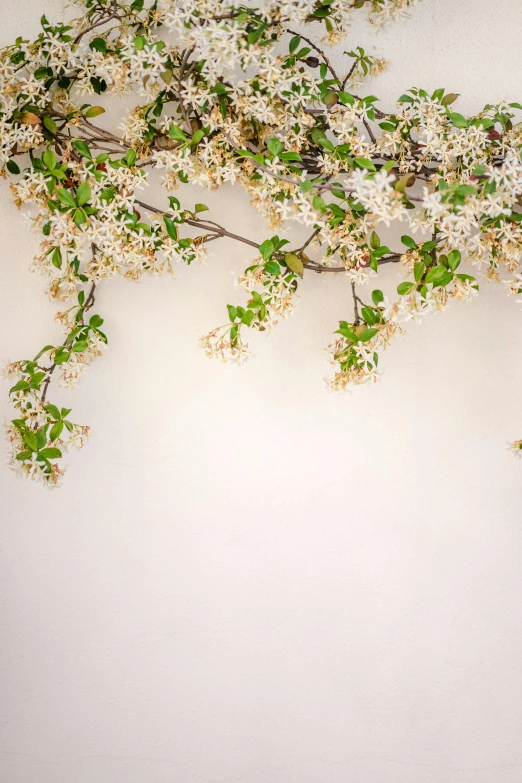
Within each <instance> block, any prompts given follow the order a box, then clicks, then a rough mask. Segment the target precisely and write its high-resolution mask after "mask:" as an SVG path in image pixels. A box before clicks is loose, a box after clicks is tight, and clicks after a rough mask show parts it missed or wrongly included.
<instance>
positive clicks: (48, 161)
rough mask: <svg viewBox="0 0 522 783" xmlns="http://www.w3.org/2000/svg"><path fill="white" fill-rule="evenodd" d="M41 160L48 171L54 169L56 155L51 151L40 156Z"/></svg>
mask: <svg viewBox="0 0 522 783" xmlns="http://www.w3.org/2000/svg"><path fill="white" fill-rule="evenodd" d="M42 160H43V162H44V163H45V165H46V167H47V168H48V169H49V171H52V170H53V169H55V168H56V155H55V154H54V152H53V151H52V150H45V152H44V153H43V155H42Z"/></svg>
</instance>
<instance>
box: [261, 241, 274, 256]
mask: <svg viewBox="0 0 522 783" xmlns="http://www.w3.org/2000/svg"><path fill="white" fill-rule="evenodd" d="M274 250H275V245H274V243H273V242H272V240H271V239H265V241H264V242H263V243H262V244H261V245H260V247H259V252H260V253H261V257H262V258H263V261H268V259H269V258H270V257H271V255H272V253H273V252H274Z"/></svg>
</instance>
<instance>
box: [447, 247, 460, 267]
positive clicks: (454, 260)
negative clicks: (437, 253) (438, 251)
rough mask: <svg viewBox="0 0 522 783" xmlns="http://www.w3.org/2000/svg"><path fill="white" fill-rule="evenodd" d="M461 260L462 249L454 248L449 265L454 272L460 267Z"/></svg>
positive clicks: (449, 257) (449, 258)
mask: <svg viewBox="0 0 522 783" xmlns="http://www.w3.org/2000/svg"><path fill="white" fill-rule="evenodd" d="M460 261H461V255H460V250H452V251H451V253H450V254H449V256H448V266H449V268H450V269H451V271H452V272H454V271H455V269H456V268H457V267H458V265H459V264H460Z"/></svg>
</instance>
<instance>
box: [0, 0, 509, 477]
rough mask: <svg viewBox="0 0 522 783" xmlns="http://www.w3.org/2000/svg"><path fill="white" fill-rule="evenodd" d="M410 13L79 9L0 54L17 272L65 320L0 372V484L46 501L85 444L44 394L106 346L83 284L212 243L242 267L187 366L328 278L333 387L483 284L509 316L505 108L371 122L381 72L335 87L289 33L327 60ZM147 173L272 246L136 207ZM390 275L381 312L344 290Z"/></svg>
mask: <svg viewBox="0 0 522 783" xmlns="http://www.w3.org/2000/svg"><path fill="white" fill-rule="evenodd" d="M414 4H415V3H414V0H357V2H345V0H283V1H281V0H256V2H254V0H247V1H246V2H241V3H240V2H238V0H158V1H157V2H152V0H151V1H150V2H149V1H148V0H134V2H132V3H131V4H126V3H123V2H120V1H119V0H97V2H93V1H92V0H75V2H74V3H72V5H73V7H74V8H76V9H79V16H78V18H77V19H74V20H73V21H71V23H70V24H62V23H57V24H52V23H50V22H49V21H48V20H47V19H46V18H45V17H43V18H42V32H41V34H40V35H39V36H38V38H37V39H36V40H34V41H26V40H24V39H22V38H18V39H17V40H16V41H15V43H14V44H12V45H11V46H8V47H6V48H4V49H2V50H0V171H1V173H2V174H3V175H4V176H7V174H10V175H11V176H12V177H13V180H12V183H11V189H12V193H13V197H14V199H15V202H16V204H18V206H20V207H23V208H24V210H25V209H27V210H28V212H27V216H26V219H27V220H28V221H29V223H30V225H31V227H32V228H33V229H34V230H35V231H37V232H38V234H39V235H40V237H41V246H40V251H39V253H38V255H37V257H36V258H35V259H34V261H33V269H34V270H38V271H39V272H41V273H43V274H44V275H45V277H46V278H47V280H48V290H49V293H50V295H51V296H52V297H53V298H55V299H58V300H60V301H62V302H66V303H67V304H66V305H65V308H64V309H63V311H62V312H60V313H58V315H57V320H58V321H59V322H60V324H61V325H62V327H63V329H64V332H65V339H64V342H63V343H62V344H61V345H59V346H53V345H47V346H45V347H44V348H43V349H42V350H41V351H40V352H39V353H38V354H37V355H36V356H35V357H34V358H33V359H30V360H23V361H18V362H14V363H13V364H12V365H10V367H9V374H10V375H11V376H13V377H14V380H15V383H14V385H13V386H12V388H11V391H10V395H11V399H12V402H13V405H14V406H15V409H16V418H15V419H14V420H13V422H12V423H11V424H10V425H9V429H8V437H9V440H10V442H11V445H12V449H13V460H12V462H13V465H15V466H16V467H18V468H20V469H21V470H22V471H23V472H24V473H26V474H27V475H29V476H31V477H32V478H35V477H39V478H41V479H43V480H44V481H45V482H46V483H47V485H54V484H56V483H57V482H58V480H59V479H60V476H61V474H62V468H61V467H60V463H59V462H58V460H59V459H60V457H61V455H62V452H63V451H64V450H65V449H66V448H68V447H69V446H70V445H77V446H81V445H82V444H83V442H84V440H85V437H86V435H87V431H88V428H86V427H82V426H80V425H77V424H74V423H73V422H72V421H71V420H70V419H69V414H70V410H69V409H66V408H60V407H58V406H57V405H54V404H52V403H50V402H49V401H48V397H47V395H48V392H49V390H50V385H51V382H52V381H54V380H55V379H56V380H57V381H58V383H59V384H61V385H64V386H71V385H73V384H74V383H75V382H76V381H77V379H78V378H79V377H80V375H81V373H82V372H83V370H84V369H86V368H87V367H88V366H89V365H90V363H91V362H92V361H93V360H94V359H95V358H96V357H97V356H99V355H100V354H101V353H102V352H103V351H104V349H105V347H106V344H107V336H106V334H105V332H104V331H102V330H101V327H102V325H103V320H102V318H101V317H100V316H98V315H96V314H93V312H92V308H93V306H94V304H95V296H96V293H97V290H98V287H99V285H100V284H102V283H103V282H104V281H105V279H107V278H109V277H112V276H114V275H122V276H124V277H126V278H129V279H132V280H138V279H140V278H141V277H142V276H143V275H145V274H152V275H159V274H163V273H172V272H173V271H174V269H175V266H176V265H177V264H179V263H184V264H191V263H192V262H199V261H204V260H205V258H206V257H207V245H208V244H209V243H210V242H214V241H218V240H220V239H221V238H223V237H227V238H229V239H231V240H234V241H238V242H241V243H243V244H244V245H245V246H247V247H249V248H250V249H251V253H252V255H254V254H255V260H253V261H252V260H249V261H248V262H247V263H248V265H247V268H246V270H245V272H244V273H243V274H242V275H241V276H240V277H239V279H238V281H237V282H238V285H239V286H240V287H241V288H242V289H243V290H244V291H245V292H246V293H247V299H246V301H245V302H244V303H243V304H242V305H228V307H227V310H228V319H227V321H226V323H224V324H223V325H222V326H220V327H218V328H217V329H214V330H212V331H211V332H210V333H209V334H207V336H206V337H204V338H203V339H202V341H201V343H202V345H203V347H204V350H205V352H206V353H207V354H208V355H209V356H217V357H220V358H222V359H231V360H232V361H236V362H240V361H242V360H243V359H245V358H246V357H247V356H248V355H249V349H248V345H247V343H246V342H245V339H244V337H245V330H246V329H254V330H257V331H259V332H265V331H270V330H271V328H272V327H273V326H274V325H275V324H276V323H277V322H278V320H279V319H281V318H286V317H287V316H288V315H290V314H291V313H292V311H293V309H294V307H295V303H296V301H297V290H298V285H300V283H301V280H302V278H303V277H304V276H306V275H309V274H311V273H314V274H327V273H334V274H339V275H340V277H341V278H344V279H346V280H347V281H348V285H349V286H350V287H351V290H352V296H353V314H350V315H349V317H348V318H347V319H346V320H343V321H341V322H340V324H339V328H338V329H337V330H336V331H335V340H334V342H333V344H332V345H331V346H330V347H329V348H328V349H327V350H328V353H329V357H330V361H331V363H332V364H333V365H334V375H333V378H332V380H331V386H332V388H334V389H345V388H347V387H349V386H351V385H353V384H360V383H364V382H368V381H374V380H375V379H376V378H377V376H378V366H379V355H380V353H381V352H382V350H383V349H384V348H385V347H387V346H388V345H389V343H390V341H391V338H392V337H394V336H396V335H398V334H401V333H402V332H403V331H404V327H405V325H406V324H407V323H408V322H409V321H411V320H414V321H416V320H419V319H423V318H424V317H425V316H426V315H428V314H430V313H432V312H441V311H443V310H444V309H445V308H446V307H447V306H448V304H449V302H450V301H451V300H457V301H469V300H471V299H472V298H473V297H475V296H476V295H477V293H478V287H479V283H478V277H479V276H483V277H486V279H488V280H492V281H503V283H504V284H505V285H506V287H507V290H508V291H509V292H510V293H512V294H515V296H518V297H519V298H518V300H517V301H518V302H520V301H521V298H520V295H521V294H522V268H521V266H520V249H521V247H522V212H521V211H520V205H521V203H522V159H521V150H522V125H521V124H520V123H519V122H518V121H517V112H519V111H521V110H522V106H521V105H519V104H517V103H505V102H498V103H496V104H494V105H487V106H485V107H484V109H483V110H482V111H480V112H478V113H477V114H475V115H473V116H471V117H465V116H463V115H462V114H460V113H459V112H457V111H455V108H454V105H455V102H456V101H457V98H458V96H457V95H455V94H454V93H447V92H445V90H442V89H440V90H436V91H435V92H433V93H432V94H429V93H427V92H426V91H424V90H422V89H413V90H410V91H408V92H406V93H404V95H402V96H401V97H400V98H399V101H398V103H397V105H396V108H395V109H394V110H392V111H386V112H385V111H383V110H382V109H381V108H379V106H378V105H377V99H376V98H375V96H372V95H368V96H364V95H360V94H357V93H356V92H355V90H356V89H358V88H356V86H355V85H357V84H360V83H361V82H362V81H363V80H364V78H365V77H366V76H368V75H376V74H378V73H379V72H380V71H382V69H383V68H384V67H385V63H384V61H383V60H380V59H379V58H375V57H373V56H370V55H368V54H367V53H366V52H365V51H364V49H362V48H361V47H355V48H352V49H351V50H349V51H347V52H345V57H346V60H345V63H344V64H343V70H342V72H338V71H337V70H336V67H334V65H333V63H332V61H331V59H330V58H329V57H328V55H327V53H326V51H325V49H324V45H323V44H322V43H321V40H320V39H319V40H318V39H317V37H316V38H313V37H312V33H310V37H309V36H308V35H304V34H303V33H302V32H301V33H300V32H296V31H295V29H294V25H296V24H297V25H299V24H300V25H301V27H300V28H299V29H302V27H303V25H307V26H308V27H309V28H310V29H311V30H312V31H314V30H317V29H318V28H319V30H321V29H322V31H323V33H324V37H325V39H326V42H327V44H328V43H330V44H332V43H335V42H337V41H338V40H340V38H341V37H342V36H343V35H345V34H346V33H347V31H348V30H349V27H350V22H351V20H352V18H353V16H354V14H356V13H364V12H365V11H366V12H367V14H368V16H369V19H370V21H371V22H372V23H373V24H375V25H377V26H380V25H382V24H383V23H384V22H386V21H389V20H391V19H395V18H397V17H400V16H404V15H405V14H406V13H407V12H408V11H409V10H411V7H412V6H413V5H414ZM129 94H132V95H134V96H136V99H137V100H136V103H135V105H134V106H133V108H132V109H131V110H130V111H128V112H127V113H126V115H125V117H124V118H122V119H121V121H120V122H119V124H118V126H117V128H109V127H106V125H107V123H105V121H104V120H105V118H104V116H103V115H104V112H105V110H104V108H103V106H101V105H97V104H96V102H95V101H96V99H97V96H101V95H105V96H106V95H114V96H123V95H129ZM86 101H87V102H86ZM102 102H103V101H102ZM155 169H157V170H158V172H159V177H160V179H161V182H162V184H163V186H164V188H165V189H166V190H167V191H173V190H177V189H180V188H181V189H182V187H183V185H184V184H186V183H190V184H192V185H197V186H199V187H200V188H202V189H208V190H215V189H216V188H218V187H220V186H221V185H224V184H229V185H234V186H235V187H237V188H240V189H242V190H243V191H245V192H246V194H247V195H248V198H249V199H250V201H251V204H252V205H253V207H254V209H256V210H257V211H258V212H259V213H260V216H261V217H260V220H265V219H266V221H267V224H268V227H269V229H270V232H271V233H272V232H274V231H277V232H278V233H277V234H273V235H272V236H271V237H270V238H268V239H266V240H265V241H264V242H262V243H261V244H258V243H257V242H255V241H253V240H252V239H250V238H248V237H245V236H242V235H241V234H240V233H237V231H236V230H231V227H230V226H222V225H220V224H218V223H216V222H215V221H214V220H213V219H211V217H209V214H210V213H209V211H208V207H207V206H206V205H205V204H204V203H196V204H193V205H190V206H188V205H182V200H181V199H180V198H177V197H175V196H174V195H169V196H168V197H166V199H165V203H164V204H162V205H159V206H155V205H152V204H150V203H149V202H148V200H147V199H146V197H145V196H144V191H145V188H146V186H147V182H148V175H149V173H150V172H152V171H154V170H155ZM290 221H295V222H297V223H298V224H300V225H301V226H303V227H305V228H307V229H308V238H307V239H306V240H305V241H304V243H303V244H301V245H300V246H299V247H295V246H293V244H292V243H291V241H290V240H289V239H287V238H284V236H283V235H284V232H285V226H286V225H287V224H288V223H289V222H290ZM396 221H401V222H402V224H403V225H404V226H405V229H404V230H405V233H404V235H403V236H402V247H401V248H399V249H397V248H395V249H393V248H389V247H388V246H387V245H386V244H384V243H383V242H382V241H381V239H380V237H379V234H378V231H379V230H380V226H381V225H384V226H386V227H387V226H389V225H390V224H391V223H392V222H396ZM267 231H268V229H267ZM387 264H398V265H399V268H400V269H401V270H402V271H403V278H404V279H403V280H402V281H401V282H400V284H399V285H398V288H397V298H396V300H395V301H391V302H389V301H388V300H387V299H386V298H385V297H384V295H383V293H382V291H381V290H380V289H375V290H373V291H372V293H371V296H370V298H369V301H365V297H364V295H363V294H362V293H361V292H360V289H358V288H357V287H358V286H361V285H364V284H366V283H367V282H368V281H369V280H370V279H375V278H376V277H377V276H378V275H382V274H384V272H383V267H384V265H387ZM519 444H520V442H519V441H517V443H516V444H515V446H516V450H518V451H520V447H519Z"/></svg>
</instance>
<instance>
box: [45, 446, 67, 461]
mask: <svg viewBox="0 0 522 783" xmlns="http://www.w3.org/2000/svg"><path fill="white" fill-rule="evenodd" d="M39 454H40V456H41V457H45V459H58V458H59V457H61V456H62V452H61V451H60V449H56V448H54V447H53V446H50V447H49V448H47V449H42V450H41V451H40V452H39Z"/></svg>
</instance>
